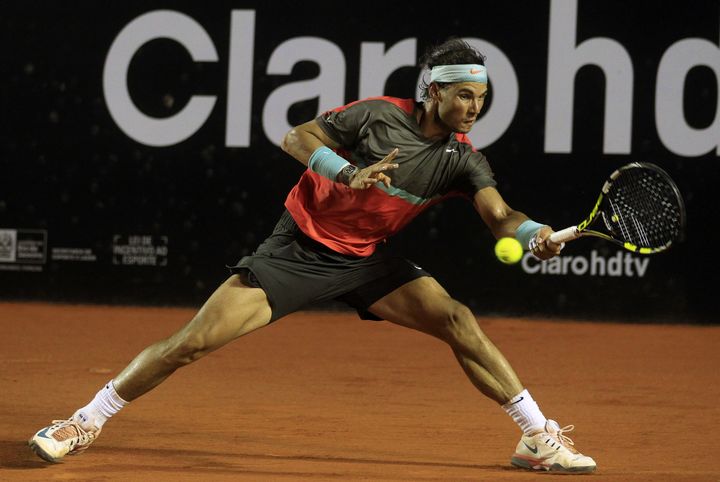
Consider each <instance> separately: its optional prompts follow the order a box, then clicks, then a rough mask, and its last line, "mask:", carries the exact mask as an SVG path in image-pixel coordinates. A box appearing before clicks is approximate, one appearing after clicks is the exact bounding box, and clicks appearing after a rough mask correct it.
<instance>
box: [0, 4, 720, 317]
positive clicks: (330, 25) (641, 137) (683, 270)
mask: <svg viewBox="0 0 720 482" xmlns="http://www.w3.org/2000/svg"><path fill="white" fill-rule="evenodd" d="M0 8H1V14H0V36H1V37H0V42H1V45H2V52H3V55H2V62H1V63H0V88H1V91H0V111H1V114H0V115H1V117H0V122H1V123H2V124H1V125H0V229H15V230H44V231H46V232H47V242H46V246H45V249H46V250H47V260H46V262H45V263H39V264H38V263H35V264H33V263H30V264H28V265H23V263H18V262H16V263H0V268H3V267H4V269H3V270H0V293H1V295H0V296H1V297H2V298H3V299H7V300H12V299H23V300H25V299H26V300H48V301H69V302H99V303H123V304H125V303H130V304H149V305H192V306H197V305H199V304H200V303H202V302H203V301H204V299H205V298H206V297H207V296H208V295H209V294H210V293H211V292H212V290H213V289H214V287H215V286H216V285H217V284H219V283H220V282H221V281H222V280H224V279H225V277H226V275H227V274H228V271H227V269H226V267H225V266H226V265H227V264H231V263H235V262H236V261H237V260H238V259H239V258H240V257H242V256H244V255H246V254H249V253H251V252H252V251H253V249H254V248H255V247H256V246H257V244H258V243H259V242H261V241H262V240H263V239H264V237H265V236H267V235H268V234H269V233H270V232H271V230H272V227H273V225H274V223H275V221H276V219H277V217H278V216H279V215H280V213H281V212H282V210H283V205H282V204H283V201H284V199H285V196H286V194H287V192H288V190H289V189H290V188H291V187H292V186H293V185H294V183H295V182H296V180H297V179H298V177H299V176H300V174H301V173H302V169H303V166H302V165H301V164H300V163H298V162H297V161H295V160H293V159H291V158H289V157H288V156H287V155H286V154H285V153H283V152H282V151H281V150H280V149H279V148H278V147H277V146H275V145H273V144H272V143H271V142H270V141H269V140H268V139H267V138H266V137H265V135H264V132H263V130H262V127H261V115H262V107H263V105H264V103H265V100H266V99H267V97H268V96H269V95H270V94H271V93H272V92H273V91H274V90H275V89H277V88H278V87H280V86H282V85H285V84H287V83H288V82H293V81H297V80H300V79H312V78H313V77H314V76H316V75H317V72H318V69H317V66H315V65H314V64H312V63H310V62H302V63H299V64H297V65H296V66H295V68H294V69H293V73H292V74H291V75H289V76H282V75H267V74H266V62H267V59H269V57H270V55H271V54H272V52H273V51H274V50H275V49H276V48H277V46H278V45H279V44H280V43H282V42H283V41H285V40H288V39H291V38H295V37H299V36H316V37H321V38H324V39H327V40H329V41H331V42H333V43H334V44H336V45H338V46H339V47H340V48H341V49H342V51H343V53H344V55H345V58H346V65H347V73H346V79H347V85H346V88H345V100H346V101H348V102H349V101H352V100H355V99H356V97H357V95H358V76H359V57H360V45H361V43H362V42H370V41H374V42H384V43H385V44H386V46H388V47H389V46H392V45H394V44H395V43H397V42H399V41H401V40H403V39H407V38H416V39H417V50H418V54H420V53H422V52H423V51H424V50H425V48H426V47H428V46H430V45H432V44H435V43H438V42H440V41H442V40H444V39H446V38H447V37H449V36H460V37H476V38H482V39H484V40H487V41H489V42H492V43H493V44H494V45H496V46H497V47H499V48H500V49H502V51H503V52H504V53H505V55H506V56H507V57H508V58H509V59H510V60H511V61H512V64H513V67H514V69H515V71H516V74H517V76H518V79H519V89H520V98H519V105H518V108H517V111H516V113H515V117H514V121H513V123H512V125H511V126H510V127H509V128H508V129H507V131H506V132H505V134H504V135H503V136H502V138H500V139H499V140H498V141H496V142H495V143H494V144H492V145H491V146H489V147H486V148H484V149H483V152H484V153H485V154H486V155H487V156H488V158H489V159H490V162H491V165H492V167H493V169H494V171H495V173H496V178H497V180H498V183H499V189H500V191H501V193H502V194H503V196H504V197H505V199H506V200H507V201H508V203H509V204H510V205H511V206H513V207H515V208H516V209H519V210H522V211H524V212H526V213H527V214H529V215H530V216H531V217H532V218H534V219H536V220H539V221H543V222H547V223H549V224H552V225H553V226H555V227H556V228H561V227H565V226H567V225H570V224H575V223H577V222H578V221H580V220H581V218H582V217H584V216H585V215H586V214H587V211H588V210H589V209H590V207H591V206H592V204H593V203H594V201H595V198H596V196H597V193H598V190H599V188H600V186H601V184H602V181H603V180H604V178H605V177H606V176H607V175H608V174H609V173H610V172H611V171H612V170H613V169H615V168H617V167H619V166H621V165H623V164H625V163H627V162H631V161H650V162H654V163H656V164H658V165H660V166H662V167H663V168H664V169H666V170H667V171H668V172H669V173H670V174H671V175H672V176H673V178H674V179H675V180H676V182H677V183H678V185H679V187H680V190H681V191H682V193H683V195H684V197H685V201H686V205H687V212H688V221H687V233H686V239H685V241H684V242H683V243H681V244H680V245H678V246H676V247H675V248H673V249H672V250H671V251H670V252H668V253H666V254H661V255H658V256H654V257H652V259H650V262H649V265H648V269H647V272H646V274H645V276H644V277H642V278H638V277H609V276H605V277H600V276H597V277H592V276H589V275H583V276H573V275H564V276H563V275H549V274H545V275H542V274H529V273H526V272H524V271H523V270H522V268H521V267H520V265H515V266H505V265H502V264H500V263H499V262H498V261H497V260H496V259H495V257H494V255H493V250H492V248H493V244H494V239H493V238H492V236H491V235H490V233H489V232H488V231H487V229H486V228H485V226H484V225H483V224H482V222H481V221H480V219H479V218H478V217H477V215H476V214H475V213H474V210H473V209H472V207H471V205H470V204H469V203H467V202H466V201H463V200H459V199H458V200H450V201H448V202H446V203H444V204H442V205H439V206H436V207H434V208H432V209H430V210H429V211H427V212H426V213H424V214H423V215H422V216H421V217H419V218H418V219H416V220H415V221H414V222H413V223H412V224H411V225H410V226H409V227H408V228H407V229H406V230H405V231H404V232H403V233H401V234H400V235H398V236H396V237H395V238H394V239H393V240H392V245H393V246H394V247H395V248H397V249H398V250H399V251H401V252H402V253H404V254H405V255H406V256H408V257H409V258H411V259H413V260H414V261H416V262H417V263H419V264H421V265H422V266H423V267H424V268H426V269H427V270H429V271H430V272H432V273H433V274H434V275H435V276H436V277H437V278H438V280H439V281H440V282H441V283H442V284H443V285H444V286H445V287H446V288H447V289H448V290H449V291H450V292H451V293H452V294H453V295H454V296H455V297H456V298H458V299H460V300H461V301H463V302H465V303H467V304H468V305H469V306H470V307H471V308H472V309H473V310H474V311H475V312H476V313H478V314H505V315H527V316H554V317H566V316H567V317H569V316H572V317H581V318H588V319H595V318H597V319H619V320H626V321H669V322H698V323H716V322H717V321H716V317H715V316H714V307H715V303H714V300H713V297H714V296H715V292H716V287H717V286H718V275H717V272H718V269H719V268H720V263H718V261H717V255H716V254H715V250H714V249H712V248H713V245H714V240H715V239H716V236H717V234H716V233H717V229H715V228H714V219H715V218H716V216H715V213H716V210H717V208H716V201H715V199H716V197H713V196H712V195H711V193H712V192H713V189H714V188H715V187H716V185H717V181H718V180H720V169H718V156H717V155H716V154H715V152H711V153H709V154H706V155H703V156H699V157H692V158H688V157H681V156H678V155H675V154H673V153H672V152H670V151H668V150H667V149H666V148H665V147H664V146H663V144H662V142H661V141H660V139H659V138H658V134H657V130H656V127H655V119H654V102H655V84H656V75H657V67H658V64H659V62H660V59H661V57H662V55H663V53H664V52H665V51H666V50H667V48H668V47H670V46H671V45H672V44H673V43H675V42H677V41H678V40H681V39H683V38H688V37H696V38H703V39H707V40H709V41H710V42H712V43H714V44H715V45H718V40H719V39H720V6H719V4H718V2H716V1H695V2H686V3H678V2H666V1H663V2H656V1H636V2H623V1H606V2H602V3H600V2H590V1H587V0H585V1H582V0H581V1H579V6H578V27H577V42H578V43H580V42H582V41H583V40H585V39H588V38H593V37H609V38H611V39H614V40H616V41H617V42H619V43H620V44H622V45H623V46H624V47H625V49H626V50H627V51H628V52H629V54H630V57H631V59H632V62H633V68H634V86H633V92H634V95H633V102H634V104H633V123H634V124H633V138H632V153H631V154H629V155H608V154H603V151H602V143H603V139H602V132H603V109H604V107H603V106H604V98H605V79H604V76H603V74H602V71H601V70H600V69H599V68H597V67H593V66H586V67H583V68H582V69H580V70H579V71H578V74H577V76H576V79H575V104H574V105H575V116H574V119H575V125H574V137H573V149H572V153H570V154H546V153H544V125H545V102H546V100H545V98H546V87H547V86H546V79H547V65H548V62H547V52H548V29H549V27H548V25H549V11H550V2H547V1H540V2H534V1H532V2H531V1H527V2H520V1H509V2H487V3H486V2H482V3H475V4H462V5H460V4H452V5H444V6H443V7H442V8H441V9H440V11H439V12H429V11H428V10H427V9H422V8H421V7H419V6H417V5H414V6H410V7H407V8H400V7H399V6H394V5H392V4H391V2H384V3H379V2H378V3H372V2H370V3H368V2H364V3H363V8H362V9H360V10H355V11H352V12H349V11H348V10H349V7H348V6H347V5H345V4H343V3H342V2H304V3H300V2H272V3H269V2H231V1H216V2H210V3H208V2H159V1H149V2H122V3H120V2H109V3H105V2H72V3H67V2H48V3H46V2H32V1H31V2H20V1H14V2H4V3H3V5H2V7H0ZM156 9H171V10H176V11H179V12H182V13H184V14H186V15H188V16H190V17H192V18H193V19H194V20H195V21H197V22H198V23H200V24H201V25H202V26H203V28H204V29H205V30H206V31H207V33H208V35H209V36H210V37H211V38H212V40H213V42H214V44H215V48H216V49H217V51H218V54H219V60H218V62H204V63H196V62H193V61H192V59H191V58H190V56H189V55H188V53H187V52H186V51H185V49H184V47H182V46H181V45H180V44H178V43H176V42H174V41H171V40H167V39H165V40H162V39H160V40H155V41H152V42H149V43H147V44H145V45H144V46H143V47H142V48H141V49H140V50H139V51H138V52H137V53H136V55H135V57H134V58H133V61H132V64H131V67H130V71H129V77H128V82H129V87H130V92H131V94H132V97H133V101H134V102H135V104H136V105H137V106H138V108H140V109H141V110H142V111H143V112H144V113H146V114H147V115H151V116H156V117H166V116H171V115H173V114H175V113H177V112H179V111H180V110H181V109H182V108H183V107H184V105H185V104H186V103H187V101H188V100H189V98H190V96H192V95H198V94H206V95H215V96H217V102H216V105H215V108H214V110H213V112H212V114H211V116H210V118H209V119H208V121H207V122H206V123H205V124H204V125H203V127H202V128H200V129H199V130H198V131H197V132H196V133H195V134H194V135H193V136H191V137H190V138H189V139H187V140H186V141H183V142H181V143H179V144H176V145H173V146H168V147H150V146H145V145H143V144H140V143H138V142H136V141H134V140H133V139H131V138H129V137H128V136H126V135H125V134H124V133H123V131H122V130H121V129H120V128H119V127H118V126H117V125H116V124H115V123H114V121H113V119H112V118H111V117H110V114H109V112H108V109H107V106H106V104H105V99H104V94H103V86H102V74H103V65H104V62H105V58H106V55H107V52H108V50H109V47H110V45H111V44H112V42H113V40H114V39H115V37H116V36H117V34H118V33H119V32H120V31H121V30H122V29H123V28H124V27H125V26H126V25H127V24H128V23H129V22H130V21H132V20H133V19H134V18H136V17H138V16H139V15H142V14H144V13H147V12H149V11H151V10H156ZM233 9H252V10H255V12H256V13H255V14H256V19H255V20H256V24H255V52H254V57H255V65H254V72H253V93H252V95H253V126H252V134H251V135H252V138H251V145H250V147H246V148H229V147H226V146H225V123H226V110H225V109H226V107H225V106H226V97H227V78H228V71H227V69H228V49H229V48H228V44H229V34H230V17H231V11H232V10H233ZM350 13H351V14H350ZM418 74H419V68H403V69H399V70H398V71H396V72H395V73H394V74H393V75H392V76H391V77H390V79H389V81H388V83H387V85H386V89H385V92H384V93H385V94H387V95H393V96H399V97H412V96H414V95H415V82H416V79H417V76H418ZM491 76H492V72H491ZM168 96H170V97H171V98H172V99H174V102H172V103H168V102H167V99H168ZM717 97H718V79H716V78H715V75H714V73H713V71H712V70H711V69H709V68H705V67H698V68H694V69H692V70H691V71H690V73H689V74H688V76H687V79H686V85H685V93H684V100H685V115H686V119H687V121H688V123H690V124H691V125H693V126H695V127H697V128H703V127H705V126H708V125H710V124H711V123H712V122H713V119H714V118H715V115H720V113H716V110H717V105H718V99H717ZM490 102H492V98H491V99H490ZM317 110H318V102H317V101H316V100H315V101H313V100H309V101H306V102H300V103H298V104H296V105H294V106H293V107H292V108H291V109H290V111H289V112H288V119H289V121H290V122H291V123H293V124H298V123H301V122H304V121H306V120H309V119H311V118H312V117H314V116H315V115H316V114H317ZM132 235H147V236H153V238H152V239H153V242H154V243H155V244H156V245H157V244H164V243H166V246H167V249H168V254H167V256H166V257H161V260H162V264H163V265H162V266H154V267H150V266H123V265H119V264H114V262H113V260H114V259H115V258H114V257H113V252H112V246H113V240H114V239H115V240H116V239H118V238H117V237H118V236H120V237H121V238H122V239H125V238H127V236H132ZM58 247H63V248H82V249H85V250H89V251H90V252H91V253H92V254H93V255H94V258H95V261H78V260H76V261H72V260H61V259H53V256H52V253H53V251H52V250H53V248H58ZM616 249H617V248H615V247H614V246H612V245H610V244H608V243H604V242H602V241H593V240H589V239H586V240H580V241H577V242H575V243H571V244H569V245H568V246H567V247H566V249H565V251H564V253H565V254H566V255H568V256H590V253H591V251H593V250H596V251H597V252H598V253H600V254H602V255H605V256H612V255H614V254H615V252H616ZM27 266H31V268H27ZM28 269H30V270H28ZM324 306H326V307H334V306H333V305H324Z"/></svg>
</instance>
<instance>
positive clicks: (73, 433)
mask: <svg viewBox="0 0 720 482" xmlns="http://www.w3.org/2000/svg"><path fill="white" fill-rule="evenodd" d="M98 435H100V430H97V431H87V430H85V429H83V428H82V427H81V426H80V424H78V423H77V422H76V421H75V420H74V418H70V419H69V420H53V422H52V425H50V426H47V427H45V428H43V429H41V430H39V431H38V432H37V433H36V434H35V435H33V436H32V438H31V439H30V440H29V441H28V445H30V448H31V449H32V451H33V452H35V453H36V454H37V455H38V456H39V457H40V458H42V459H44V460H47V461H48V462H59V461H60V459H62V458H63V457H65V456H66V455H68V454H70V455H76V454H79V453H80V452H82V451H83V450H85V449H87V448H88V447H89V446H90V444H91V443H93V442H94V441H95V439H96V438H97V437H98Z"/></svg>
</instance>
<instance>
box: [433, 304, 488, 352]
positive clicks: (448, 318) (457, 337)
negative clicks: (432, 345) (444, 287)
mask: <svg viewBox="0 0 720 482" xmlns="http://www.w3.org/2000/svg"><path fill="white" fill-rule="evenodd" d="M439 328H440V338H442V339H443V340H444V341H446V342H447V343H449V344H451V345H455V344H456V343H457V342H458V341H462V340H467V339H469V338H471V337H473V336H476V335H477V333H478V331H479V328H478V326H477V321H476V320H475V315H473V313H472V311H470V308H468V307H467V306H465V305H463V304H462V303H459V302H457V301H453V302H452V303H451V304H450V305H449V306H448V307H447V309H446V311H445V313H444V317H443V321H442V323H441V325H440V327H439Z"/></svg>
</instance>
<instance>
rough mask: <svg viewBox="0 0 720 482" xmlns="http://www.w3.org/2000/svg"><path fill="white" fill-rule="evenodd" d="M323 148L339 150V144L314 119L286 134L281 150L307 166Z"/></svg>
mask: <svg viewBox="0 0 720 482" xmlns="http://www.w3.org/2000/svg"><path fill="white" fill-rule="evenodd" d="M322 146H327V147H329V148H330V149H337V148H338V147H339V144H338V143H337V142H335V141H333V140H332V139H330V137H328V135H327V134H325V131H323V130H322V129H321V128H320V126H319V125H318V123H317V121H315V120H314V119H313V120H311V121H309V122H306V123H304V124H300V125H299V126H297V127H294V128H292V129H291V130H290V132H288V133H287V134H285V137H283V140H282V142H281V143H280V148H281V149H282V150H283V151H285V152H287V153H288V154H290V155H291V156H292V157H294V158H295V159H297V160H298V161H300V162H301V163H303V164H304V165H306V166H307V165H308V160H309V159H310V156H311V155H312V153H313V152H315V150H316V149H317V148H318V147H322Z"/></svg>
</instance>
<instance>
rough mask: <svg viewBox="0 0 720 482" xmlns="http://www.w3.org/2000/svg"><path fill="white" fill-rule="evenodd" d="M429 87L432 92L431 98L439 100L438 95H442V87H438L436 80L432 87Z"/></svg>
mask: <svg viewBox="0 0 720 482" xmlns="http://www.w3.org/2000/svg"><path fill="white" fill-rule="evenodd" d="M428 89H429V92H430V98H431V99H432V100H439V99H438V97H439V95H440V88H439V87H438V85H437V84H436V83H435V82H433V83H431V84H430V87H429V88H428Z"/></svg>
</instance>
